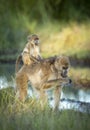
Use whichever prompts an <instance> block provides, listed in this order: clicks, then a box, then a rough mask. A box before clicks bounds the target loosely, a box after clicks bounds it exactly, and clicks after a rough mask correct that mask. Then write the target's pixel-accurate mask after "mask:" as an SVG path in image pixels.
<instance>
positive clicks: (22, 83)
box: [16, 75, 27, 102]
mask: <svg viewBox="0 0 90 130" xmlns="http://www.w3.org/2000/svg"><path fill="white" fill-rule="evenodd" d="M16 91H17V92H16V97H17V98H19V100H20V101H22V102H24V101H25V98H26V96H27V77H26V75H18V76H16Z"/></svg>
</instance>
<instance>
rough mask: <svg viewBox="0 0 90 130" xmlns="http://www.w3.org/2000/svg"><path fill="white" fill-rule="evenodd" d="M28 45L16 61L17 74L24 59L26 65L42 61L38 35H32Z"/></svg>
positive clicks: (28, 39) (29, 37)
mask: <svg viewBox="0 0 90 130" xmlns="http://www.w3.org/2000/svg"><path fill="white" fill-rule="evenodd" d="M27 41H28V42H27V44H26V46H25V48H24V50H23V52H22V53H21V55H19V56H18V58H17V60H16V67H15V68H16V72H17V71H18V64H19V62H20V60H21V59H22V61H23V63H24V65H30V64H31V63H33V62H38V61H39V60H40V59H41V55H40V50H39V37H38V35H36V34H33V35H30V36H28V38H27Z"/></svg>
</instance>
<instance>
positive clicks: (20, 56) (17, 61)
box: [15, 54, 22, 72]
mask: <svg viewBox="0 0 90 130" xmlns="http://www.w3.org/2000/svg"><path fill="white" fill-rule="evenodd" d="M21 59H22V55H21V54H20V55H19V56H18V57H17V59H16V64H15V72H18V69H19V67H18V66H19V63H20V61H21Z"/></svg>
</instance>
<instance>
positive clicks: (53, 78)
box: [16, 56, 71, 109]
mask: <svg viewBox="0 0 90 130" xmlns="http://www.w3.org/2000/svg"><path fill="white" fill-rule="evenodd" d="M69 66H70V63H69V59H68V57H66V56H55V57H52V58H47V59H43V60H41V61H40V62H39V63H37V62H36V63H34V64H31V65H28V66H27V65H23V66H22V68H21V69H20V70H19V71H18V72H17V73H16V97H18V98H19V99H20V100H21V101H23V102H24V101H25V98H26V95H27V89H28V88H27V87H28V81H30V83H31V85H32V87H34V88H35V89H36V90H37V91H39V93H40V99H41V100H42V103H43V102H44V101H43V100H44V98H45V97H46V96H45V90H47V89H49V88H54V89H55V93H54V95H55V96H54V100H55V105H54V108H55V109H57V108H58V106H59V100H60V93H61V89H62V86H63V85H65V84H69V83H70V82H71V80H70V79H69V77H68V75H67V74H68V69H69ZM43 97H44V98H43Z"/></svg>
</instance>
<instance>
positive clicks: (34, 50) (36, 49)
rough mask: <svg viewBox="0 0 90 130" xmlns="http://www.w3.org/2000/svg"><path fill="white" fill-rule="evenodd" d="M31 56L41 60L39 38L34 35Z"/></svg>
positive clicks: (31, 43)
mask: <svg viewBox="0 0 90 130" xmlns="http://www.w3.org/2000/svg"><path fill="white" fill-rule="evenodd" d="M29 42H30V46H31V47H30V55H31V56H33V57H35V58H37V59H40V51H39V37H38V36H37V35H34V36H32V37H31V38H30V41H29Z"/></svg>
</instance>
